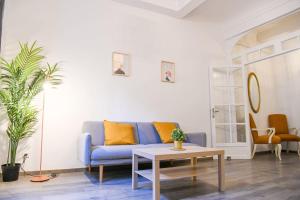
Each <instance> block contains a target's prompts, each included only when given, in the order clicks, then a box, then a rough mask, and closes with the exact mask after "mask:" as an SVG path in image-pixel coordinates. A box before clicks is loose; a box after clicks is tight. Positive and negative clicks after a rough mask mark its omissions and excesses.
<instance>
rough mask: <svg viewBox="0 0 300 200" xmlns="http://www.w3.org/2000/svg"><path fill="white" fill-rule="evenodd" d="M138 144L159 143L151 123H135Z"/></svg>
mask: <svg viewBox="0 0 300 200" xmlns="http://www.w3.org/2000/svg"><path fill="white" fill-rule="evenodd" d="M137 129H138V135H139V140H140V144H156V143H161V140H160V137H159V135H158V133H157V131H156V130H155V128H154V126H153V124H152V123H151V122H137Z"/></svg>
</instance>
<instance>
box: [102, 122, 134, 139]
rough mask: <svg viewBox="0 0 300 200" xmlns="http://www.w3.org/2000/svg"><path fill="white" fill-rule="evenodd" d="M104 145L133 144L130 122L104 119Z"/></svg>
mask: <svg viewBox="0 0 300 200" xmlns="http://www.w3.org/2000/svg"><path fill="white" fill-rule="evenodd" d="M103 124H104V136H105V142H104V144H105V145H126V144H135V143H136V142H135V137H134V130H133V126H132V125H131V124H123V123H116V122H110V121H106V120H105V121H104V122H103Z"/></svg>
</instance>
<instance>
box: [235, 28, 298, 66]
mask: <svg viewBox="0 0 300 200" xmlns="http://www.w3.org/2000/svg"><path fill="white" fill-rule="evenodd" d="M292 38H298V40H299V45H298V46H296V47H294V48H291V49H287V50H284V49H283V48H282V43H283V42H284V41H287V40H289V39H292ZM270 46H274V51H273V53H272V54H270V55H269V56H264V57H259V58H257V59H254V60H251V61H247V60H246V57H247V55H248V54H249V53H251V52H255V51H260V50H261V49H264V48H266V47H270ZM299 49H300V30H299V31H294V32H292V33H289V34H287V35H283V36H280V37H277V38H275V39H273V40H271V41H268V42H265V43H262V44H260V45H257V46H255V47H253V48H250V49H247V50H246V51H243V52H242V53H241V54H238V55H234V56H232V59H234V58H237V57H241V58H243V60H242V63H243V64H244V65H245V66H246V65H250V64H253V63H256V62H259V61H263V60H267V59H270V58H273V57H275V56H279V55H283V54H286V53H290V52H292V51H296V50H299Z"/></svg>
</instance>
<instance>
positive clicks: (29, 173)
mask: <svg viewBox="0 0 300 200" xmlns="http://www.w3.org/2000/svg"><path fill="white" fill-rule="evenodd" d="M85 170H86V168H72V169H53V170H42V174H63V173H73V172H84V171H85ZM39 173H40V171H26V172H23V171H21V172H20V176H30V175H33V176H34V175H39ZM0 178H2V173H0Z"/></svg>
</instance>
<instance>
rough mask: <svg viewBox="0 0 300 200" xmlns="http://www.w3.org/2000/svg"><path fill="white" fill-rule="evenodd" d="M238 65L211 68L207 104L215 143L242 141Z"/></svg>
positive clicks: (240, 70) (243, 127) (241, 80)
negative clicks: (210, 109) (210, 108)
mask: <svg viewBox="0 0 300 200" xmlns="http://www.w3.org/2000/svg"><path fill="white" fill-rule="evenodd" d="M244 89H245V88H244V78H243V68H242V67H222V68H212V77H211V106H212V115H211V117H212V122H213V123H212V125H213V135H214V142H215V144H216V146H220V145H230V144H231V145H235V144H241V143H246V121H245V105H244V102H245V94H244Z"/></svg>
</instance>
